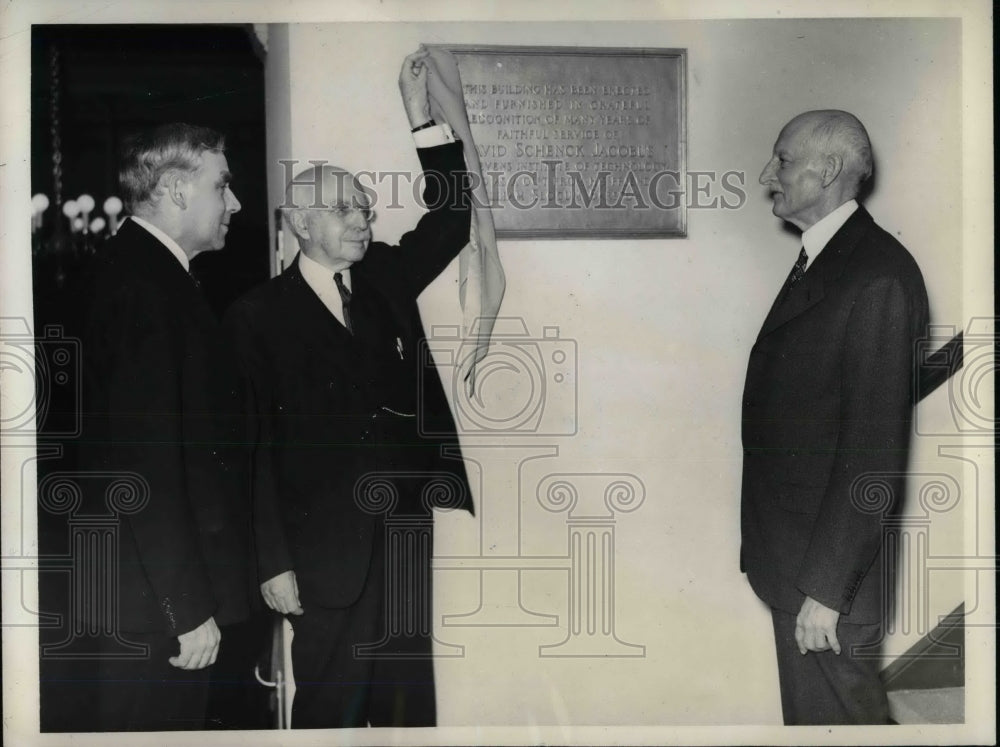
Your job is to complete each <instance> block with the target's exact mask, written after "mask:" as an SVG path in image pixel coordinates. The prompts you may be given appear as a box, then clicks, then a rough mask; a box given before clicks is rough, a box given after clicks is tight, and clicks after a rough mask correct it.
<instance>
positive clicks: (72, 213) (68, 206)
mask: <svg viewBox="0 0 1000 747" xmlns="http://www.w3.org/2000/svg"><path fill="white" fill-rule="evenodd" d="M79 214H80V206H79V205H77V204H76V200H66V202H64V203H63V215H65V216H66V217H67V218H75V217H76V216H77V215H79Z"/></svg>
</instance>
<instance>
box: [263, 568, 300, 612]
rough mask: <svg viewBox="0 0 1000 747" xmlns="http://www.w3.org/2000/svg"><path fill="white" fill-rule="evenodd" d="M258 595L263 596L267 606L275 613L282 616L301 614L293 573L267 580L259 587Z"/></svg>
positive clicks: (297, 586)
mask: <svg viewBox="0 0 1000 747" xmlns="http://www.w3.org/2000/svg"><path fill="white" fill-rule="evenodd" d="M260 593H261V594H262V595H263V596H264V601H265V602H267V606H268V607H270V608H271V609H272V610H274V611H275V612H280V613H281V614H282V615H301V614H302V605H301V604H299V584H298V582H297V581H296V580H295V571H285V572H284V573H279V574H278V575H277V576H275V577H274V578H271V579H268V580H267V581H265V582H264V583H262V584H261V585H260Z"/></svg>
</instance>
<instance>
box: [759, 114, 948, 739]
mask: <svg viewBox="0 0 1000 747" xmlns="http://www.w3.org/2000/svg"><path fill="white" fill-rule="evenodd" d="M871 172H872V156H871V146H870V143H869V139H868V134H867V132H866V131H865V129H864V127H863V126H862V124H861V123H860V122H859V121H858V120H857V118H855V117H854V116H853V115H851V114H849V113H847V112H842V111H813V112H807V113H805V114H802V115H799V116H797V117H795V118H794V119H793V120H792V121H791V122H789V123H788V124H787V125H786V126H785V127H784V129H783V130H782V131H781V134H780V136H779V137H778V140H777V142H776V143H775V145H774V151H773V155H772V157H771V159H770V161H768V163H767V165H766V167H765V168H764V171H763V173H761V175H760V182H761V184H763V185H764V186H766V187H767V188H768V190H769V191H770V192H771V195H772V199H773V212H774V214H775V215H776V216H778V217H779V218H781V219H783V220H785V221H787V222H789V223H791V224H793V225H794V226H796V227H797V228H799V229H800V230H801V231H803V234H802V244H803V248H802V250H801V252H800V254H799V259H798V261H796V263H795V265H794V266H793V268H792V271H791V273H790V274H789V277H788V279H787V280H786V281H785V284H784V286H782V288H781V290H780V292H779V293H778V297H777V299H776V300H775V302H774V305H773V306H772V308H771V311H770V313H769V314H768V315H767V318H766V319H765V321H764V325H763V328H762V329H761V331H760V335H759V336H758V338H757V341H756V343H755V344H754V346H753V349H752V351H751V353H750V361H749V365H748V368H747V378H746V386H745V390H744V395H743V447H744V462H743V491H742V492H743V501H742V537H743V543H742V551H741V567H742V569H743V571H744V572H746V574H747V577H748V579H749V581H750V584H751V585H752V587H753V589H754V591H755V592H756V593H757V595H758V596H759V597H760V598H761V599H762V600H764V601H765V602H766V603H767V604H768V605H769V606H770V607H771V610H772V619H773V623H774V634H775V642H776V645H777V653H778V672H779V677H780V685H781V702H782V710H783V714H784V720H785V723H786V724H842V723H847V724H851V723H854V724H877V723H886V722H887V719H888V705H887V700H886V695H885V690H884V688H883V687H882V685H881V683H880V680H879V673H878V664H879V661H878V658H877V652H878V646H879V643H880V641H881V637H882V624H883V619H884V615H885V612H886V610H887V600H888V598H889V596H890V595H891V593H892V591H891V588H892V587H891V584H889V583H887V579H886V578H885V571H884V568H885V567H886V566H885V565H884V564H885V561H886V559H885V558H884V557H883V556H884V548H883V542H882V537H883V535H882V531H883V519H884V518H885V516H886V512H887V511H891V510H892V506H891V505H890V506H879V507H878V508H877V509H876V510H873V508H874V507H873V506H872V505H871V504H870V503H867V502H866V496H865V495H864V490H865V480H866V479H872V478H873V477H877V479H878V480H879V481H880V483H881V484H883V485H885V486H886V489H887V492H888V494H889V495H890V496H891V499H892V501H893V503H894V504H898V502H899V501H900V500H901V499H902V496H903V490H904V473H905V470H906V467H907V452H908V446H909V438H910V423H911V413H912V404H913V401H914V395H913V391H912V381H913V356H914V343H915V340H916V339H917V338H918V336H920V335H921V334H922V333H924V332H925V329H926V326H927V321H928V308H927V294H926V291H925V289H924V283H923V278H922V277H921V274H920V270H919V268H918V267H917V265H916V263H915V262H914V260H913V258H912V257H911V256H910V254H909V253H908V252H907V251H906V249H904V248H903V247H902V246H901V245H900V243H899V242H898V241H896V240H895V239H894V238H893V237H892V236H891V235H889V234H888V233H887V232H885V231H883V230H882V229H881V228H879V227H878V226H877V225H876V224H875V222H874V221H873V220H872V217H871V216H870V215H869V214H868V212H867V211H866V210H865V209H864V208H863V207H860V206H859V205H858V203H857V202H856V201H855V197H856V196H857V195H858V191H859V189H860V187H861V185H862V183H863V182H864V181H865V180H866V179H867V178H868V177H869V176H870V174H871Z"/></svg>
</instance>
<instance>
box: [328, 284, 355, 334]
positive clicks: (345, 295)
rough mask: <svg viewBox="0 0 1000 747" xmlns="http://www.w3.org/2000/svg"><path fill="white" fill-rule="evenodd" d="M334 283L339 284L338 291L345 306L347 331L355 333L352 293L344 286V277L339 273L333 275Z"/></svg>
mask: <svg viewBox="0 0 1000 747" xmlns="http://www.w3.org/2000/svg"><path fill="white" fill-rule="evenodd" d="M333 282H335V283H336V284H337V291H338V292H339V293H340V302H341V303H342V304H343V305H344V326H345V327H347V331H348V332H350V333H352V334H353V333H354V325H353V324H351V292H350V291H349V290H348V289H347V286H346V285H344V276H343V275H341V274H340V273H339V272H335V273H334V274H333Z"/></svg>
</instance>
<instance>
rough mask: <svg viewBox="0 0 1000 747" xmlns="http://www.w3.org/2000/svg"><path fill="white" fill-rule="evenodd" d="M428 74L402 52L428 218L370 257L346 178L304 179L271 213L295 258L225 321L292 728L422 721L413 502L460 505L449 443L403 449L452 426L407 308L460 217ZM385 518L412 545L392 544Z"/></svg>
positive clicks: (425, 578) (422, 508) (453, 239)
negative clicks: (240, 391) (286, 639)
mask: <svg viewBox="0 0 1000 747" xmlns="http://www.w3.org/2000/svg"><path fill="white" fill-rule="evenodd" d="M431 68H433V63H432V62H431V61H429V60H428V58H427V52H426V51H419V52H416V53H414V54H412V55H410V56H409V57H407V58H406V61H405V63H404V65H403V70H402V72H401V74H400V81H399V83H400V90H401V93H402V95H403V101H404V105H405V107H406V112H407V115H408V117H409V120H410V126H411V128H412V130H413V132H414V140H415V141H416V144H417V146H418V153H419V155H420V160H421V164H422V166H423V168H424V183H425V189H424V194H423V198H424V202H425V204H426V205H427V207H428V208H429V211H428V212H427V213H426V214H425V215H424V216H423V217H422V218H421V219H420V222H419V223H418V224H417V226H416V228H415V229H414V230H413V231H410V232H409V233H407V234H406V235H404V236H403V237H402V239H401V241H400V245H399V246H389V245H386V244H383V243H380V242H376V241H373V240H372V232H371V229H372V225H371V224H372V221H373V220H374V217H375V215H374V211H373V210H372V209H371V203H370V201H369V198H368V195H366V193H365V192H364V190H362V189H361V187H360V185H359V184H358V182H357V180H356V179H355V177H353V176H352V175H351V174H350V173H348V172H347V171H345V170H343V169H341V168H337V167H333V166H329V165H317V166H313V167H311V168H309V169H307V170H305V171H303V172H301V173H299V174H297V175H296V176H295V177H294V178H293V179H292V180H291V181H290V183H289V185H288V189H287V191H286V195H285V204H284V206H283V207H284V219H285V222H286V225H287V226H288V228H289V229H290V231H291V232H292V233H293V234H294V236H295V238H296V240H297V241H298V244H299V248H300V252H299V254H298V257H297V258H296V260H295V262H294V263H293V264H292V266H291V267H290V268H289V269H288V270H286V271H285V272H284V273H282V274H281V275H280V276H279V277H277V278H275V279H273V280H271V281H270V282H269V283H267V284H265V285H264V286H262V287H260V288H258V289H256V290H255V291H253V292H251V293H250V294H248V295H247V296H246V297H245V298H243V299H241V300H240V301H239V302H237V304H236V305H235V306H234V307H233V309H231V311H230V313H229V315H228V319H227V324H228V327H229V329H230V331H231V333H232V335H233V338H234V339H235V340H236V342H237V348H238V350H239V354H240V357H241V360H242V364H243V367H244V370H245V373H246V380H247V384H248V389H249V396H250V397H251V399H252V402H253V413H254V419H255V422H254V429H255V433H256V436H255V441H256V447H255V456H254V478H253V491H254V496H253V500H254V514H255V516H254V523H255V532H256V539H257V554H258V571H259V578H260V580H261V581H262V583H261V592H262V594H263V597H264V600H265V601H266V603H267V604H268V606H269V607H271V608H272V609H274V610H276V611H277V612H279V613H281V614H285V615H289V616H290V617H289V619H290V620H291V623H292V625H293V628H294V639H293V643H292V667H293V675H294V677H295V682H296V691H295V698H294V702H293V710H292V726H293V727H295V728H326V727H359V726H365V725H367V724H370V725H372V726H433V725H434V724H435V723H436V706H435V696H434V671H433V665H432V664H433V663H432V660H431V658H430V656H431V636H430V625H431V618H430V558H431V547H430V537H431V529H430V527H431V523H432V519H431V512H430V507H431V501H429V500H426V495H427V494H429V493H430V492H433V490H434V488H433V486H434V485H438V486H450V487H451V488H452V490H451V495H450V498H449V502H448V505H449V507H453V508H454V507H461V508H465V509H467V510H470V511H471V510H472V503H471V498H470V495H469V487H468V481H467V477H466V475H465V470H464V466H463V464H462V462H461V460H456V459H447V460H446V459H444V458H443V456H442V451H441V446H442V444H443V443H445V442H449V441H450V442H454V441H455V440H456V439H455V438H454V435H452V437H451V438H445V439H441V438H436V439H428V438H425V437H422V436H421V435H420V433H419V429H418V425H417V424H418V418H417V417H416V413H417V407H418V406H419V407H421V408H422V410H423V412H422V418H423V421H422V422H424V423H425V424H426V423H427V422H428V421H429V422H431V423H434V425H435V427H434V428H433V429H432V432H435V433H440V432H442V431H444V432H450V433H451V434H454V433H455V427H454V421H453V420H452V419H451V414H450V411H449V409H448V405H447V401H446V399H445V396H444V391H443V389H442V387H441V384H440V381H439V380H438V377H437V376H436V375H433V374H432V375H431V376H430V377H427V376H424V377H421V376H419V374H418V372H419V368H418V367H419V363H420V362H419V360H418V352H419V351H418V342H419V340H420V338H421V337H422V334H423V329H422V325H421V321H420V316H419V312H418V310H417V305H416V300H417V296H418V295H419V294H420V292H421V291H422V290H423V289H424V288H425V287H426V286H427V285H428V284H429V283H430V282H431V281H432V280H433V279H434V278H435V277H437V275H438V274H440V272H441V271H442V270H443V269H444V268H445V267H446V266H447V265H448V264H449V263H450V262H451V260H452V259H453V258H454V257H455V256H456V255H457V254H458V253H459V251H460V250H461V249H462V248H463V247H464V246H465V245H466V244H467V243H468V242H469V231H470V221H471V218H470V204H469V195H468V193H467V184H466V182H467V178H466V174H465V163H464V160H463V153H462V144H461V143H460V142H457V141H456V140H455V138H454V134H453V133H452V131H451V130H450V128H449V126H448V125H447V124H445V123H441V124H437V123H435V122H434V121H433V120H431V116H430V115H431V112H430V102H429V98H428V93H427V78H428V74H429V70H430V74H434V71H433V70H432V69H431ZM439 116H440V115H439ZM446 492H447V491H446ZM382 499H385V500H384V501H383V500H382ZM387 516H390V517H391V518H393V519H396V520H399V519H400V518H405V521H406V522H408V526H409V527H410V529H411V530H412V529H413V528H414V526H416V527H417V528H418V530H422V531H418V530H414V531H415V532H416V533H415V534H414V533H412V532H411V533H410V534H409V535H408V536H410V537H420V538H422V539H421V541H420V542H418V543H417V545H415V546H409V547H397V546H396V545H394V544H393V542H392V540H393V538H394V537H395V536H396V535H393V534H391V533H390V532H389V531H388V530H387V526H386V519H387ZM387 546H391V547H390V550H391V552H389V551H387ZM404 587H405V588H404ZM381 644H385V645H381Z"/></svg>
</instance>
